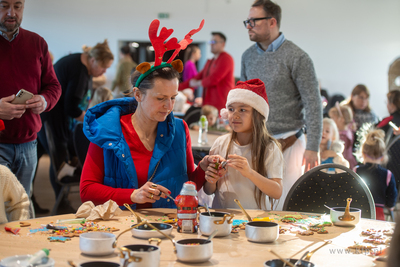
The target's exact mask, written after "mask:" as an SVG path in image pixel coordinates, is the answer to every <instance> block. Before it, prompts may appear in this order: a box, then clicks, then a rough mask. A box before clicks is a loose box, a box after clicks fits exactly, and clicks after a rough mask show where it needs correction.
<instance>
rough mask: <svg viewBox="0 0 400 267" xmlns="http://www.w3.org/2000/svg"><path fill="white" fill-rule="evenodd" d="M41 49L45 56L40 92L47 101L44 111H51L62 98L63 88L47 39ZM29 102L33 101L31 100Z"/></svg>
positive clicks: (42, 61)
mask: <svg viewBox="0 0 400 267" xmlns="http://www.w3.org/2000/svg"><path fill="white" fill-rule="evenodd" d="M41 49H42V51H43V57H42V60H41V64H42V65H41V68H42V73H41V86H40V91H39V94H40V95H42V96H43V97H44V98H45V101H46V109H44V110H43V111H49V110H51V109H52V108H53V107H54V106H55V105H56V104H57V102H58V100H59V99H60V96H61V93H62V90H61V85H60V83H59V82H58V79H57V76H56V74H55V72H54V68H53V63H52V62H51V58H50V54H49V51H48V47H47V43H46V41H45V40H43V42H42V44H41ZM28 101H29V100H28ZM27 103H31V102H30V101H29V102H27ZM32 103H33V102H32ZM27 108H29V107H27Z"/></svg>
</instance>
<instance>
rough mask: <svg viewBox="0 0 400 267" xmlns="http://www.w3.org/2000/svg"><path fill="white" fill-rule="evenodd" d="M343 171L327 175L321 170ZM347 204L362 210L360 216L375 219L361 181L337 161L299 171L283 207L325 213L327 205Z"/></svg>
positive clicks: (289, 209) (370, 200)
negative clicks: (347, 202)
mask: <svg viewBox="0 0 400 267" xmlns="http://www.w3.org/2000/svg"><path fill="white" fill-rule="evenodd" d="M328 168H336V169H341V170H343V171H345V172H343V173H335V174H329V173H326V172H323V171H322V170H323V169H328ZM349 197H350V198H352V199H353V201H352V202H351V207H353V208H359V209H361V210H362V212H361V217H363V218H370V219H375V218H376V214H375V202H374V199H373V197H372V195H371V192H370V191H369V189H368V186H367V185H366V184H365V182H364V181H363V180H362V179H361V178H360V176H358V175H357V174H356V173H355V172H353V171H352V170H350V169H349V168H346V167H344V166H342V165H339V164H322V165H319V166H317V167H315V168H313V169H311V170H309V171H308V172H306V173H305V174H303V175H302V176H301V177H300V178H299V179H298V180H297V181H296V183H295V184H294V185H293V186H292V188H291V189H290V191H289V193H288V195H287V197H286V200H285V203H284V205H283V210H285V211H301V212H315V213H326V212H327V208H325V207H324V204H325V205H327V206H329V207H345V206H346V199H347V198H349Z"/></svg>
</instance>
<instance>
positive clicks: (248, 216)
mask: <svg viewBox="0 0 400 267" xmlns="http://www.w3.org/2000/svg"><path fill="white" fill-rule="evenodd" d="M234 201H235V202H236V204H238V206H239V208H241V209H242V211H243V213H244V214H245V215H246V217H247V220H249V222H251V221H252V219H251V217H250V215H249V214H248V213H247V212H246V210H245V209H244V208H243V206H242V204H240V201H239V200H238V199H234Z"/></svg>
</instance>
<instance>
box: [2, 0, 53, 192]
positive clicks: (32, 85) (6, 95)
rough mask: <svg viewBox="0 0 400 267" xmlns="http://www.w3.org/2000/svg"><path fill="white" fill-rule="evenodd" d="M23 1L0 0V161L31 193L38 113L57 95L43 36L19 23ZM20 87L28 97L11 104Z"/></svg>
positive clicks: (35, 163)
mask: <svg viewBox="0 0 400 267" xmlns="http://www.w3.org/2000/svg"><path fill="white" fill-rule="evenodd" d="M24 4H25V0H1V2H0V34H1V36H0V55H1V56H0V57H1V60H0V119H1V120H3V121H4V124H5V130H4V131H2V132H1V135H0V164H1V165H6V166H7V167H8V168H9V169H11V171H12V172H13V173H14V174H15V176H17V178H18V180H19V181H20V182H21V184H22V185H23V187H24V188H25V190H26V193H27V194H28V195H30V191H31V184H32V180H33V177H34V175H35V168H36V165H37V156H36V144H37V141H36V134H37V132H38V131H39V130H40V128H41V127H42V123H41V120H40V116H39V114H40V113H42V112H43V111H49V110H50V109H52V108H53V107H54V105H55V104H56V103H57V101H58V99H59V98H60V95H61V86H60V84H59V82H58V80H57V77H56V75H55V73H54V69H53V65H52V63H51V59H50V55H49V51H48V48H47V43H46V41H45V40H44V39H43V38H42V37H40V36H39V35H37V34H36V33H33V32H30V31H27V30H24V29H22V28H20V25H21V21H22V15H23V11H24ZM20 89H25V90H26V91H29V92H31V93H32V94H33V97H32V98H31V99H29V100H27V101H26V102H25V103H24V104H12V103H11V102H12V101H13V100H14V99H15V97H16V96H15V95H16V94H17V93H18V91H19V90H20Z"/></svg>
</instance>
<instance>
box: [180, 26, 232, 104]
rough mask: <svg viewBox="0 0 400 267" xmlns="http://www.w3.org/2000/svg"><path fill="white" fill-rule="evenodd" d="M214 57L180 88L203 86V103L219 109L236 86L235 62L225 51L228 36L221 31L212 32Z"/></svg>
mask: <svg viewBox="0 0 400 267" xmlns="http://www.w3.org/2000/svg"><path fill="white" fill-rule="evenodd" d="M211 35H212V38H211V41H210V44H211V53H213V54H214V57H213V58H212V59H209V60H207V63H206V65H205V66H204V68H203V69H202V70H201V71H200V72H199V73H198V74H197V75H196V76H194V77H193V78H192V79H190V80H188V81H185V82H183V83H181V84H179V90H183V89H186V88H189V87H191V88H195V87H199V86H203V105H211V106H214V107H216V108H217V109H218V111H219V110H221V109H222V108H225V104H226V98H227V97H228V93H229V91H230V90H231V89H232V88H234V87H235V77H234V74H233V72H234V62H233V58H232V56H231V55H229V54H228V53H226V52H225V51H224V49H225V42H226V37H225V35H224V34H222V33H220V32H212V33H211Z"/></svg>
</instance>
